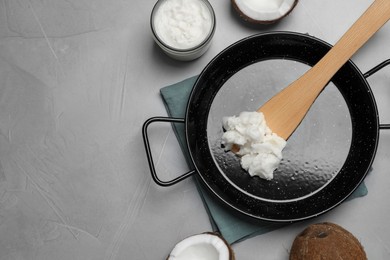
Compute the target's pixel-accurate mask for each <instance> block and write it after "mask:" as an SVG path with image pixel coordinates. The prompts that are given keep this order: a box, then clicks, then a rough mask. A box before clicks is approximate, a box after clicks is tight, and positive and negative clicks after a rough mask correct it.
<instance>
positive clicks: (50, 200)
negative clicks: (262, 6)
mask: <svg viewBox="0 0 390 260" xmlns="http://www.w3.org/2000/svg"><path fill="white" fill-rule="evenodd" d="M371 2H372V1H371V0H343V1H339V0H328V1H323V0H300V1H299V4H298V6H297V7H296V9H295V10H294V11H293V12H292V13H291V15H289V16H288V17H286V18H285V19H283V20H282V21H281V22H279V23H277V24H275V25H270V26H263V27H253V26H248V25H247V24H245V23H242V22H241V21H240V20H239V19H238V18H237V16H236V15H235V13H234V11H233V10H232V7H231V5H230V1H221V0H219V1H217V0H210V3H211V4H212V6H213V7H214V10H215V13H216V18H217V29H216V33H215V36H214V39H213V43H212V45H211V47H210V49H209V50H208V51H207V52H206V53H205V55H203V56H202V57H201V58H199V59H197V60H195V61H191V62H184V63H183V62H179V61H174V60H172V59H170V58H169V57H167V56H166V55H164V54H163V53H162V52H161V50H160V49H159V48H158V47H157V46H156V45H155V43H154V42H153V39H152V36H151V32H150V25H149V16H150V12H151V10H152V7H153V5H154V3H155V1H150V0H147V1H135V0H127V1H124V0H117V1H108V0H67V1H60V0H19V1H15V0H0V259H1V260H5V259H7V260H8V259H9V260H11V259H12V260H13V259H15V260H21V259H106V260H108V259H111V260H113V259H118V260H119V259H134V260H137V259H165V257H166V255H167V254H168V253H169V251H170V250H171V249H172V247H173V246H174V244H175V243H177V242H178V241H179V240H181V239H183V238H185V237H187V236H189V235H192V234H197V233H201V232H204V231H210V230H211V225H210V222H209V219H208V215H207V213H206V211H205V209H204V207H203V204H202V201H201V199H200V197H199V195H198V192H197V190H196V187H195V185H194V181H193V180H192V179H188V180H186V181H184V182H182V183H180V184H178V185H176V186H173V187H169V188H162V187H159V186H157V185H156V184H155V183H154V182H153V181H152V180H151V177H150V174H149V169H148V164H147V159H146V156H145V152H144V147H143V141H142V136H141V126H142V124H143V122H144V121H145V120H146V119H147V118H149V117H152V116H159V115H161V116H165V115H166V111H165V108H164V105H163V103H162V101H161V97H160V94H159V89H160V88H161V87H163V86H166V85H169V84H172V83H175V82H177V81H180V80H182V79H185V78H187V77H190V76H193V75H197V74H198V73H200V72H201V70H202V69H203V68H204V67H205V66H206V65H207V63H208V62H209V61H210V60H211V59H212V58H213V57H214V56H215V55H217V54H218V53H219V52H220V51H222V50H223V49H224V48H226V47H227V46H229V45H230V44H232V43H234V42H236V41H237V40H240V39H242V38H244V37H246V36H249V35H253V34H255V33H259V32H265V31H285V30H286V31H296V32H301V33H308V34H310V35H313V36H315V37H318V38H321V39H323V40H325V41H327V42H329V43H331V44H334V43H335V42H336V41H337V39H339V37H340V36H341V35H342V34H343V33H344V32H345V31H346V30H347V28H348V27H349V26H350V25H351V24H352V23H353V22H354V21H355V20H356V19H357V18H358V17H359V16H360V14H361V13H362V12H363V11H364V10H365V9H366V8H367V7H368V6H369V5H370V4H371ZM389 43H390V24H387V25H385V26H384V27H383V28H382V29H381V30H380V31H379V32H378V33H377V34H376V35H375V36H374V38H372V39H371V40H370V41H369V42H368V43H367V44H366V45H365V46H364V47H363V48H362V49H361V50H360V51H359V52H358V53H357V54H356V55H355V56H354V57H353V58H352V60H353V61H354V62H355V63H356V65H357V66H358V67H359V68H360V69H361V70H362V71H363V72H365V71H367V70H369V69H370V68H372V67H374V66H375V65H377V64H378V63H380V62H382V61H383V60H385V59H388V58H390V47H389V46H390V45H389ZM369 83H370V85H371V86H372V88H373V92H374V95H375V97H376V101H377V103H378V108H379V112H380V120H381V121H382V122H384V123H390V102H389V101H390V68H387V69H384V70H382V71H381V72H380V73H378V74H376V75H375V76H373V77H372V78H369ZM151 136H152V138H153V153H154V154H155V157H156V165H157V169H158V170H159V171H160V172H161V174H163V176H164V178H170V177H172V176H175V175H177V174H178V173H181V172H183V171H185V170H187V165H186V163H185V161H184V158H183V155H182V154H181V150H180V148H179V146H178V144H177V142H176V139H175V136H174V133H173V132H172V129H171V128H170V127H169V126H162V127H161V128H158V129H154V130H153V131H152V133H151ZM389 153H390V133H389V132H388V131H382V132H381V133H380V141H379V147H378V151H377V155H376V158H375V161H374V164H373V169H374V170H373V171H372V173H371V174H370V175H369V176H368V177H367V178H366V184H367V187H368V195H367V196H365V197H363V198H360V199H355V200H352V201H349V202H348V203H343V204H342V205H341V206H339V207H337V208H336V209H334V210H332V211H330V212H329V213H326V214H325V215H322V216H320V217H317V218H315V219H311V220H308V221H304V222H300V223H296V224H292V225H289V226H287V227H284V228H281V229H278V230H276V231H273V232H270V233H267V234H264V235H260V236H256V237H253V238H250V239H247V240H245V241H242V242H240V243H236V244H234V245H233V249H234V250H235V252H236V256H237V259H240V260H245V259H248V260H249V259H288V253H289V248H290V246H291V243H292V241H293V239H294V237H295V236H296V235H297V234H298V232H300V231H301V230H302V229H303V228H304V227H306V226H307V225H308V224H310V223H315V222H322V221H331V222H334V223H337V224H340V225H342V226H343V227H345V228H347V229H348V230H349V231H351V232H352V233H353V234H354V235H355V236H356V237H357V238H358V239H359V240H360V241H361V243H362V244H363V246H364V247H365V249H366V251H367V254H368V258H369V259H389V258H390V227H389V223H388V219H389V216H388V214H389V213H390V203H389V199H388V198H389V196H390V189H389V187H390V174H389V173H390V172H389V168H390V160H389Z"/></svg>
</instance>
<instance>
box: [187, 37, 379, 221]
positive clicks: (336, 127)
mask: <svg viewBox="0 0 390 260" xmlns="http://www.w3.org/2000/svg"><path fill="white" fill-rule="evenodd" d="M330 48H331V46H330V45H329V44H327V43H326V42H324V41H322V40H319V39H317V38H315V37H312V36H309V35H305V34H298V33H291V32H273V33H265V34H258V35H254V36H251V37H248V38H245V39H243V40H241V41H239V42H237V43H235V44H233V45H231V46H230V47H228V48H227V49H225V50H224V51H222V52H221V53H220V54H219V55H218V56H217V57H215V58H214V59H213V60H212V61H211V62H210V63H209V64H208V65H207V66H206V68H205V69H204V70H203V71H202V73H201V74H200V76H199V78H198V80H197V81H196V83H195V86H194V88H193V90H192V93H191V96H190V99H189V103H188V106H187V112H186V138H187V146H188V149H189V151H190V155H191V158H192V161H193V163H194V165H195V168H196V171H197V172H198V173H199V174H198V177H199V179H200V182H201V183H202V184H203V185H204V186H205V187H206V188H207V189H208V190H209V191H210V193H211V194H213V195H214V196H215V197H216V198H218V200H220V202H221V203H222V204H223V205H225V206H227V208H229V209H231V210H232V212H236V213H238V214H239V215H242V216H244V217H245V216H246V217H249V218H252V219H259V220H270V221H277V222H290V221H297V220H302V219H307V218H311V217H314V216H317V215H319V214H322V213H324V212H327V211H329V210H330V209H332V208H334V207H335V206H337V205H339V204H340V203H341V202H343V201H344V200H345V199H346V198H348V196H349V195H350V194H351V193H352V192H353V191H354V190H355V189H356V188H357V187H358V186H359V184H360V183H361V182H362V181H363V179H364V178H365V176H366V174H367V172H368V171H369V169H370V167H371V164H372V161H373V160H374V157H375V153H376V148H377V143H378V133H379V122H378V112H377V107H376V103H375V99H374V97H373V95H372V93H371V90H370V87H369V85H368V83H367V81H366V79H365V78H364V76H363V74H362V73H361V72H360V71H359V69H358V68H357V67H356V66H355V65H354V64H353V62H351V61H349V62H347V63H346V64H345V65H344V66H343V67H342V68H341V69H340V70H339V71H338V73H337V74H336V75H335V76H334V77H333V79H332V80H331V82H330V83H329V85H328V86H327V87H326V88H325V90H324V91H323V92H322V93H321V95H320V96H319V98H318V99H317V101H316V102H315V103H314V105H313V106H312V108H311V110H310V111H309V113H308V115H307V116H306V117H305V119H304V120H303V122H302V123H301V125H300V126H299V128H298V129H297V130H296V131H295V133H294V134H293V135H292V136H291V138H290V139H289V140H288V144H287V147H286V148H285V150H284V158H283V160H282V163H281V165H280V167H279V168H278V169H277V170H276V171H275V173H274V176H275V177H274V179H273V180H270V181H267V180H263V179H260V178H258V177H250V176H249V174H248V173H246V172H245V171H244V170H243V169H241V167H240V163H239V158H238V157H237V156H235V155H234V154H232V153H231V152H225V151H224V149H223V147H222V146H221V135H222V132H223V129H222V117H224V116H231V115H237V114H238V113H240V112H241V111H254V110H256V109H257V108H258V107H260V106H261V104H262V103H263V102H265V101H266V100H268V99H269V98H270V97H272V96H273V95H274V94H276V93H277V92H278V91H280V90H281V89H282V88H284V87H286V86H287V85H288V84H289V83H291V82H292V81H293V80H295V79H296V78H297V77H299V76H300V75H302V74H303V73H304V72H305V71H306V70H307V69H309V68H310V66H313V65H314V64H315V63H316V62H317V61H319V60H320V59H321V58H322V57H323V56H324V55H325V53H326V52H327V51H328V50H329V49H330Z"/></svg>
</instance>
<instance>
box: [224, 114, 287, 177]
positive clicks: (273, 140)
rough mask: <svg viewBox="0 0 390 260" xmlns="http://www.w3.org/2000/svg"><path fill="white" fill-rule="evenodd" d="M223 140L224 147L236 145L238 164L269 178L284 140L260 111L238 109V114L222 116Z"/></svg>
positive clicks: (276, 164)
mask: <svg viewBox="0 0 390 260" xmlns="http://www.w3.org/2000/svg"><path fill="white" fill-rule="evenodd" d="M223 128H224V129H225V130H226V132H225V133H224V134H223V135H222V144H224V145H225V149H226V150H231V149H232V147H233V145H235V146H237V147H238V148H239V151H238V152H237V155H239V156H240V157H241V167H242V168H243V169H244V170H246V171H247V172H248V173H249V174H250V175H251V176H259V177H260V178H263V179H266V180H271V179H273V172H274V170H275V169H276V168H277V167H278V165H279V163H280V161H281V160H282V158H283V156H282V150H283V149H284V147H285V146H286V141H285V140H284V139H283V138H281V137H280V136H278V135H277V134H275V133H273V132H272V131H271V129H270V128H269V127H268V126H267V123H266V121H265V118H264V115H263V113H260V112H256V111H255V112H246V111H244V112H241V113H240V115H239V116H238V117H236V116H231V117H224V118H223Z"/></svg>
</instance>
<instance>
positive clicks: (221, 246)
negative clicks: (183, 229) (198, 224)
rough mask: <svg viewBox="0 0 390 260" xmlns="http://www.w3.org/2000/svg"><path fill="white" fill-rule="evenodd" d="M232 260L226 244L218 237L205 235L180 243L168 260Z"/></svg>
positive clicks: (189, 238) (209, 234)
mask: <svg viewBox="0 0 390 260" xmlns="http://www.w3.org/2000/svg"><path fill="white" fill-rule="evenodd" d="M199 259H202V260H230V259H233V258H231V252H230V250H229V247H228V245H227V244H226V242H225V241H224V240H223V239H222V238H220V237H219V236H217V235H214V234H211V233H204V234H199V235H194V236H191V237H188V238H186V239H184V240H182V241H180V242H179V243H178V244H176V246H175V247H174V248H173V250H172V252H171V253H170V255H169V257H168V260H199Z"/></svg>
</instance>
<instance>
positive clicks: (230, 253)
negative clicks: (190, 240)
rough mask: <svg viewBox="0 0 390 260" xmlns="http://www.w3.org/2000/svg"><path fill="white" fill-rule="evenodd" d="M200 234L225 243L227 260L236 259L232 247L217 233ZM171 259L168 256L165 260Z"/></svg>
mask: <svg viewBox="0 0 390 260" xmlns="http://www.w3.org/2000/svg"><path fill="white" fill-rule="evenodd" d="M202 234H208V235H213V236H216V237H218V238H219V239H220V240H221V241H222V242H223V243H225V245H226V247H227V248H228V250H229V260H236V257H235V255H234V251H233V249H232V247H231V246H230V245H229V243H228V242H227V241H226V240H225V238H224V237H223V236H221V235H220V234H219V233H218V232H203V233H202ZM170 259H171V257H170V255H169V256H168V257H167V258H166V260H170Z"/></svg>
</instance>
